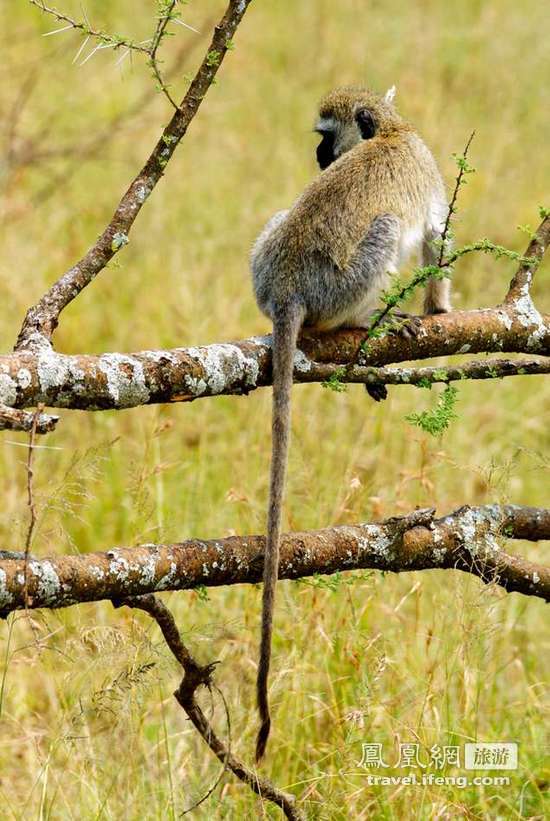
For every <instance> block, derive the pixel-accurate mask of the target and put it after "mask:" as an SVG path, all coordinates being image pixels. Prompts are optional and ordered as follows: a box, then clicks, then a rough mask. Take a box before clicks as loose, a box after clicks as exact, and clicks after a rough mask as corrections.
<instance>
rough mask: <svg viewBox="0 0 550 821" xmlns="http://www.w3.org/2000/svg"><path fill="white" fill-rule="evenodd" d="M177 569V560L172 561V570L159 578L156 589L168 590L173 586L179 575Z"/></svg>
mask: <svg viewBox="0 0 550 821" xmlns="http://www.w3.org/2000/svg"><path fill="white" fill-rule="evenodd" d="M177 570H178V566H177V564H176V563H175V562H170V570H169V571H168V573H165V574H164V576H162V577H161V578H160V579H159V580H158V582H157V584H156V590H166V589H170V588H172V586H174V585H175V583H176V580H177V577H178V574H177Z"/></svg>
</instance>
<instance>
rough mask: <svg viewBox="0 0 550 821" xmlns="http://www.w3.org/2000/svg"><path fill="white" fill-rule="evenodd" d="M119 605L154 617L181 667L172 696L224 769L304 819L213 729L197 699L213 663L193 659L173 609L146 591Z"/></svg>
mask: <svg viewBox="0 0 550 821" xmlns="http://www.w3.org/2000/svg"><path fill="white" fill-rule="evenodd" d="M120 605H127V606H128V607H133V608H137V609H139V610H143V611H144V612H145V613H147V614H148V615H149V616H151V618H152V619H154V620H155V621H156V623H157V625H158V626H159V628H160V630H161V632H162V635H163V637H164V640H165V641H166V644H167V645H168V647H169V649H170V651H171V652H172V655H173V656H174V658H175V659H176V661H178V662H179V664H180V666H181V667H182V669H183V671H184V675H183V679H182V681H181V684H180V686H179V687H178V689H177V690H176V692H175V693H174V696H175V697H176V700H177V702H178V704H180V706H181V707H182V708H183V710H184V711H185V713H186V714H187V716H188V718H189V720H190V721H191V723H192V724H193V726H194V727H195V729H196V730H197V731H198V732H199V734H200V735H201V736H202V738H203V739H204V741H205V743H206V744H207V745H208V747H210V749H211V750H212V752H213V753H214V755H215V756H216V757H217V758H218V759H219V760H220V762H221V763H222V764H223V767H224V769H228V770H230V771H231V772H232V773H233V775H235V776H236V777H237V778H238V779H239V780H240V781H242V782H243V783H244V784H246V785H247V786H248V787H250V789H251V790H252V791H253V792H255V793H256V795H259V796H261V797H262V798H263V799H264V800H266V801H269V802H271V803H273V804H275V805H276V806H277V807H280V808H281V809H282V811H283V813H284V815H285V817H286V818H289V819H291V821H301V820H303V819H304V818H305V816H304V815H303V814H302V813H301V812H300V811H299V809H298V808H297V806H296V799H295V798H294V796H293V795H290V794H289V793H285V792H283V791H282V790H280V789H278V788H277V787H276V786H275V785H274V784H273V783H272V782H271V781H269V779H267V778H263V777H261V776H259V775H258V774H257V773H256V772H255V771H254V770H251V769H250V768H249V767H247V766H246V764H243V762H242V761H240V760H239V759H238V758H236V756H235V755H234V754H233V753H232V752H231V748H230V746H229V745H228V744H225V743H224V742H223V741H222V740H221V739H220V737H219V736H218V735H217V733H216V732H215V731H214V729H213V727H212V725H211V723H210V722H209V720H208V719H207V717H206V715H205V713H204V711H203V710H202V708H201V707H200V705H199V704H198V702H197V699H196V694H197V690H199V689H200V688H201V687H206V688H207V689H212V686H213V681H212V675H213V673H214V670H215V667H216V663H215V662H214V663H211V664H206V665H200V664H198V663H197V662H196V661H195V659H194V658H193V656H192V655H191V653H190V652H189V650H188V648H187V647H186V645H185V644H184V643H183V640H182V637H181V634H180V631H179V630H178V628H177V625H176V622H175V619H174V617H173V615H172V613H171V612H170V610H169V609H168V608H167V607H166V606H165V605H164V603H163V602H162V601H160V599H158V598H157V597H156V596H153V595H145V596H138V597H135V598H129V599H126V600H124V601H121V602H117V606H120ZM207 795H208V794H207ZM200 803H202V801H201V802H200ZM196 806H197V805H196Z"/></svg>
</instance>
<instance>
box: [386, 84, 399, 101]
mask: <svg viewBox="0 0 550 821" xmlns="http://www.w3.org/2000/svg"><path fill="white" fill-rule="evenodd" d="M395 90H396V89H395V86H392V87H391V88H388V90H387V91H386V93H385V94H384V102H385V103H393V98H394V97H395Z"/></svg>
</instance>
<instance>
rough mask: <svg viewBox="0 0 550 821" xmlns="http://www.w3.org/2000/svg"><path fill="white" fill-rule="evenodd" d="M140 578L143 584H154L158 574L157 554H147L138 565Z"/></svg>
mask: <svg viewBox="0 0 550 821" xmlns="http://www.w3.org/2000/svg"><path fill="white" fill-rule="evenodd" d="M138 570H139V580H140V582H141V584H143V585H152V584H153V582H154V581H155V576H156V574H157V559H156V557H155V556H152V555H150V556H147V558H146V559H145V560H144V561H143V562H140V564H139V566H138Z"/></svg>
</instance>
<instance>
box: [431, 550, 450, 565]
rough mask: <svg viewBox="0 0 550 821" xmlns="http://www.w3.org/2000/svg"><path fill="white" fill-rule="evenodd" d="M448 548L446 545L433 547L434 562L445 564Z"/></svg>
mask: <svg viewBox="0 0 550 821" xmlns="http://www.w3.org/2000/svg"><path fill="white" fill-rule="evenodd" d="M446 555H447V550H446V549H445V548H444V547H434V548H433V549H432V559H433V561H434V564H443V561H444V559H445V556H446Z"/></svg>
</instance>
